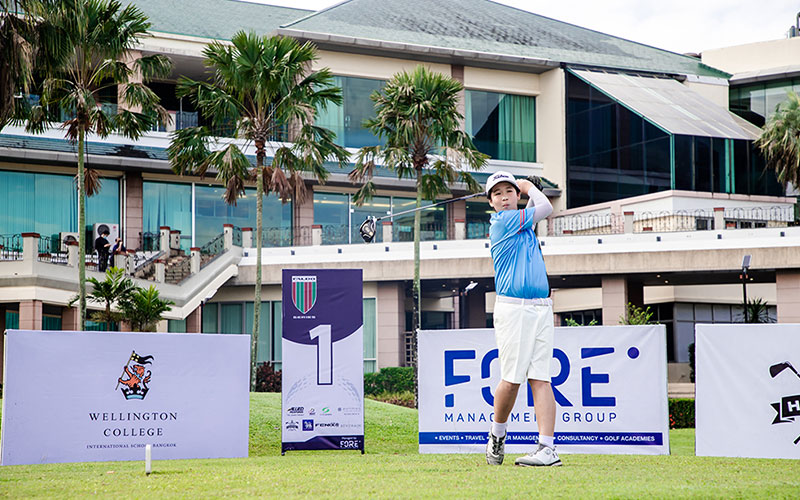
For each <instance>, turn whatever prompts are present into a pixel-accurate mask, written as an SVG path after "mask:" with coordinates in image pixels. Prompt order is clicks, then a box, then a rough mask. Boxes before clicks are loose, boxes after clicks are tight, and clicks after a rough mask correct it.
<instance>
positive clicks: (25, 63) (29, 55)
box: [0, 0, 64, 129]
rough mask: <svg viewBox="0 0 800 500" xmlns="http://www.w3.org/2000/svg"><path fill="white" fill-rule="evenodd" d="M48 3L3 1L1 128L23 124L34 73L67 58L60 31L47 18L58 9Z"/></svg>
mask: <svg viewBox="0 0 800 500" xmlns="http://www.w3.org/2000/svg"><path fill="white" fill-rule="evenodd" d="M55 3H56V2H53V1H47V0H0V129H2V128H3V127H5V126H6V125H8V123H9V122H15V121H23V120H24V119H25V116H26V114H27V112H28V111H30V106H29V105H28V101H27V99H24V98H23V96H25V95H27V94H29V93H30V90H31V87H32V84H33V78H34V73H36V72H37V71H47V70H48V69H50V68H51V67H52V64H53V63H54V62H56V61H58V60H60V59H61V58H62V57H63V55H64V54H63V51H64V45H63V44H60V43H59V39H60V32H58V31H57V30H55V29H54V26H53V25H52V24H50V23H49V22H48V21H47V20H46V19H47V13H48V12H52V10H53V9H54V7H55Z"/></svg>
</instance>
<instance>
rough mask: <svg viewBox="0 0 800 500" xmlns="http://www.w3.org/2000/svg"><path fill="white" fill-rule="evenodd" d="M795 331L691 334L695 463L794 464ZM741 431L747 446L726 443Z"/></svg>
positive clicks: (749, 327) (699, 329)
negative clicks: (708, 459) (713, 459)
mask: <svg viewBox="0 0 800 500" xmlns="http://www.w3.org/2000/svg"><path fill="white" fill-rule="evenodd" d="M798 331H800V325H791V324H740V325H731V324H726V325H697V326H696V327H695V338H696V351H695V352H696V370H695V374H696V376H695V378H696V394H695V396H696V399H695V413H696V437H695V440H696V443H697V444H696V452H697V455H704V456H725V457H752V458H795V459H800V373H799V372H798V369H797V368H796V366H798V365H800V338H798V335H797V333H798ZM732 388H735V390H733V389H732ZM743 429H746V430H747V438H746V439H734V438H733V437H732V436H738V435H741V432H742V430H743Z"/></svg>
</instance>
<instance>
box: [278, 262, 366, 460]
mask: <svg viewBox="0 0 800 500" xmlns="http://www.w3.org/2000/svg"><path fill="white" fill-rule="evenodd" d="M362 286H363V285H362V277H361V270H360V269H352V270H351V269H325V270H322V269H320V270H313V269H302V270H291V269H285V270H284V271H283V342H282V344H281V345H282V349H283V362H282V370H283V374H282V388H283V390H282V403H283V405H282V406H283V408H282V433H281V435H282V443H281V453H284V452H286V451H287V450H321V449H344V450H361V452H362V453H363V452H364V341H363V302H362V300H363V299H362V295H363V293H362Z"/></svg>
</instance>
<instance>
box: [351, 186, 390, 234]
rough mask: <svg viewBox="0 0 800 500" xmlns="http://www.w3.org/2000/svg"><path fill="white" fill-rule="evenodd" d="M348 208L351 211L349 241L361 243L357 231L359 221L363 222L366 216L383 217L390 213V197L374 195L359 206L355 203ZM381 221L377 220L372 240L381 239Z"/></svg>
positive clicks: (359, 224)
mask: <svg viewBox="0 0 800 500" xmlns="http://www.w3.org/2000/svg"><path fill="white" fill-rule="evenodd" d="M350 210H351V212H352V213H351V214H350V241H351V242H352V243H361V242H362V241H363V240H362V239H361V233H359V231H358V228H359V227H361V223H362V222H364V220H365V219H366V218H367V217H384V216H385V215H386V214H388V213H390V212H391V210H392V199H391V198H389V197H388V196H383V197H381V196H376V197H374V198H372V200H370V201H367V202H365V203H364V204H363V205H361V206H360V207H359V206H356V205H355V204H353V205H351V207H350ZM381 222H383V221H378V227H377V228H376V229H377V230H376V232H375V239H374V240H373V241H376V242H382V241H383V228H382V227H381Z"/></svg>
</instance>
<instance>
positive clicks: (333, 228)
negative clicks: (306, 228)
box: [314, 192, 360, 245]
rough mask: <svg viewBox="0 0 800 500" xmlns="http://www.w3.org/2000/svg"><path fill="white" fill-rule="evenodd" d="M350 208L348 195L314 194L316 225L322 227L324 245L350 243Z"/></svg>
mask: <svg viewBox="0 0 800 500" xmlns="http://www.w3.org/2000/svg"><path fill="white" fill-rule="evenodd" d="M349 208H350V206H349V196H348V195H346V194H339V193H320V192H315V193H314V225H321V226H322V244H323V245H336V244H343V243H350V225H349V221H350V210H349ZM359 239H360V238H359Z"/></svg>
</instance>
